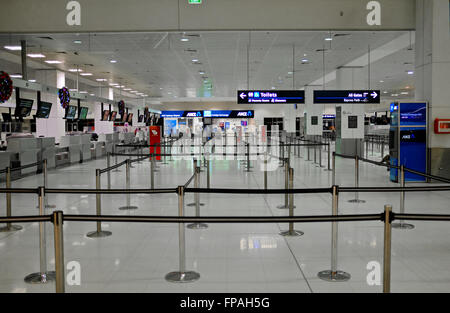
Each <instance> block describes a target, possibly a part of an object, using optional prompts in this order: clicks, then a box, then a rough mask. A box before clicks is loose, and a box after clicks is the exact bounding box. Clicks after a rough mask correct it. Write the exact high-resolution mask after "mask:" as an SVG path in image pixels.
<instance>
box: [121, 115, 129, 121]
mask: <svg viewBox="0 0 450 313" xmlns="http://www.w3.org/2000/svg"><path fill="white" fill-rule="evenodd" d="M127 118H128V114H127V113H123V114H122V122H123V123H125V122H126V121H127Z"/></svg>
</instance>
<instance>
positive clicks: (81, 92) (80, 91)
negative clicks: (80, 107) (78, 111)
mask: <svg viewBox="0 0 450 313" xmlns="http://www.w3.org/2000/svg"><path fill="white" fill-rule="evenodd" d="M80 93H88V92H87V91H80Z"/></svg>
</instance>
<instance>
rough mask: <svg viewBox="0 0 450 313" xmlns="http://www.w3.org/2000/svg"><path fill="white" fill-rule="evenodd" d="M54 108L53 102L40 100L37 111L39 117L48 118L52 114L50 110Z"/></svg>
mask: <svg viewBox="0 0 450 313" xmlns="http://www.w3.org/2000/svg"><path fill="white" fill-rule="evenodd" d="M51 109H52V104H51V103H50V102H43V101H41V102H39V103H38V109H37V112H36V117H37V118H48V117H49V115H50V110H51Z"/></svg>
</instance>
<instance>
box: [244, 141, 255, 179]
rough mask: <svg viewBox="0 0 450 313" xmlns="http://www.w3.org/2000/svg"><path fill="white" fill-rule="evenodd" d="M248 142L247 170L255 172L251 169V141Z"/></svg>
mask: <svg viewBox="0 0 450 313" xmlns="http://www.w3.org/2000/svg"><path fill="white" fill-rule="evenodd" d="M246 144H247V169H246V170H245V171H246V172H253V171H252V170H251V168H252V166H251V164H250V143H248V142H247V143H246Z"/></svg>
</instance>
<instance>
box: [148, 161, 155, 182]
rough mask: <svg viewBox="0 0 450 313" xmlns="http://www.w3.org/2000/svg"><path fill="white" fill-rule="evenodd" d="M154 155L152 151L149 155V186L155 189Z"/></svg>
mask: <svg viewBox="0 0 450 313" xmlns="http://www.w3.org/2000/svg"><path fill="white" fill-rule="evenodd" d="M154 158H155V156H154V155H153V153H152V154H151V156H150V159H149V160H150V188H151V189H155V161H154Z"/></svg>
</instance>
